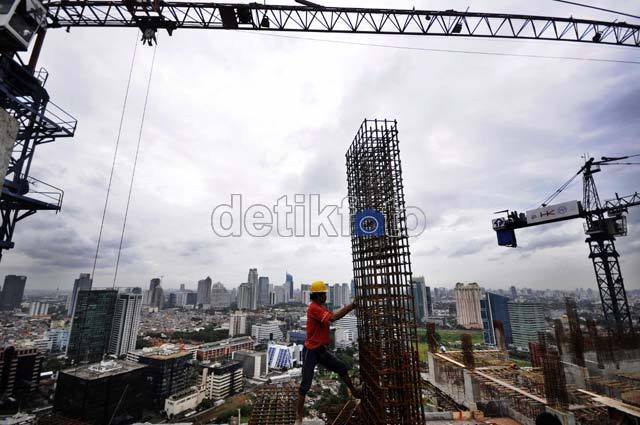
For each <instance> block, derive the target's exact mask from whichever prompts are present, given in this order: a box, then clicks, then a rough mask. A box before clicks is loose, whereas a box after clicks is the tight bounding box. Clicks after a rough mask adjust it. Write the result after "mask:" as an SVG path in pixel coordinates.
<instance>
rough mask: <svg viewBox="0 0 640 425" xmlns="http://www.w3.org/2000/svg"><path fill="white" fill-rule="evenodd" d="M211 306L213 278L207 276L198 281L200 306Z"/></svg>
mask: <svg viewBox="0 0 640 425" xmlns="http://www.w3.org/2000/svg"><path fill="white" fill-rule="evenodd" d="M209 304H211V278H210V277H209V276H207V277H206V278H205V279H202V280H199V281H198V305H209Z"/></svg>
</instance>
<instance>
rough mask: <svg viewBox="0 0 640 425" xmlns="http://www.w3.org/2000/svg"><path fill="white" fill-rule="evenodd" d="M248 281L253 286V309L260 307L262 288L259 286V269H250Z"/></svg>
mask: <svg viewBox="0 0 640 425" xmlns="http://www.w3.org/2000/svg"><path fill="white" fill-rule="evenodd" d="M247 283H248V284H249V287H250V288H251V307H250V309H251V310H257V309H258V298H259V296H260V288H259V287H258V269H249V276H248V277H247Z"/></svg>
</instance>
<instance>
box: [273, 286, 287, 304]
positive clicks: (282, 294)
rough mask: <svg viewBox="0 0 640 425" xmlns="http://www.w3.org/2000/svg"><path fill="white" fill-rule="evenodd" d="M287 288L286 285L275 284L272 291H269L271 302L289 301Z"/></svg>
mask: <svg viewBox="0 0 640 425" xmlns="http://www.w3.org/2000/svg"><path fill="white" fill-rule="evenodd" d="M288 295H289V290H288V289H287V286H286V285H276V286H274V287H273V292H272V293H271V304H272V305H275V304H282V303H286V302H287V301H289V298H288Z"/></svg>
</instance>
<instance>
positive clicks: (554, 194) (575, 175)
mask: <svg viewBox="0 0 640 425" xmlns="http://www.w3.org/2000/svg"><path fill="white" fill-rule="evenodd" d="M580 174H582V169H580V171H578V172H577V173H576V174H574V175H573V177H571V178H570V179H569V180H567V181H566V182H565V183H564V184H563V185H562V186H560V187H559V188H558V189H556V191H555V192H553V193H552V194H551V195H549V196H548V197H547V199H545V200H544V201H542V202H541V203H540V205H541V206H543V207H544V206H547V205H549V202H551V201H553V200H554V199H556V197H557V196H558V195H560V193H562V191H564V190H565V189H566V188H567V187H568V186H569V185H570V184H571V183H572V182H573V181H574V180H575V179H576V177H578V176H579V175H580Z"/></svg>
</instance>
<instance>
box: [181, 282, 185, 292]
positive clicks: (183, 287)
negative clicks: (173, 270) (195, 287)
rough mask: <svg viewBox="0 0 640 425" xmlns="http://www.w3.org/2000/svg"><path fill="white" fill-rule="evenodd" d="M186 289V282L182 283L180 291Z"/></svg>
mask: <svg viewBox="0 0 640 425" xmlns="http://www.w3.org/2000/svg"><path fill="white" fill-rule="evenodd" d="M185 290H186V288H185V285H184V283H181V284H180V292H184V291H185Z"/></svg>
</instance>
